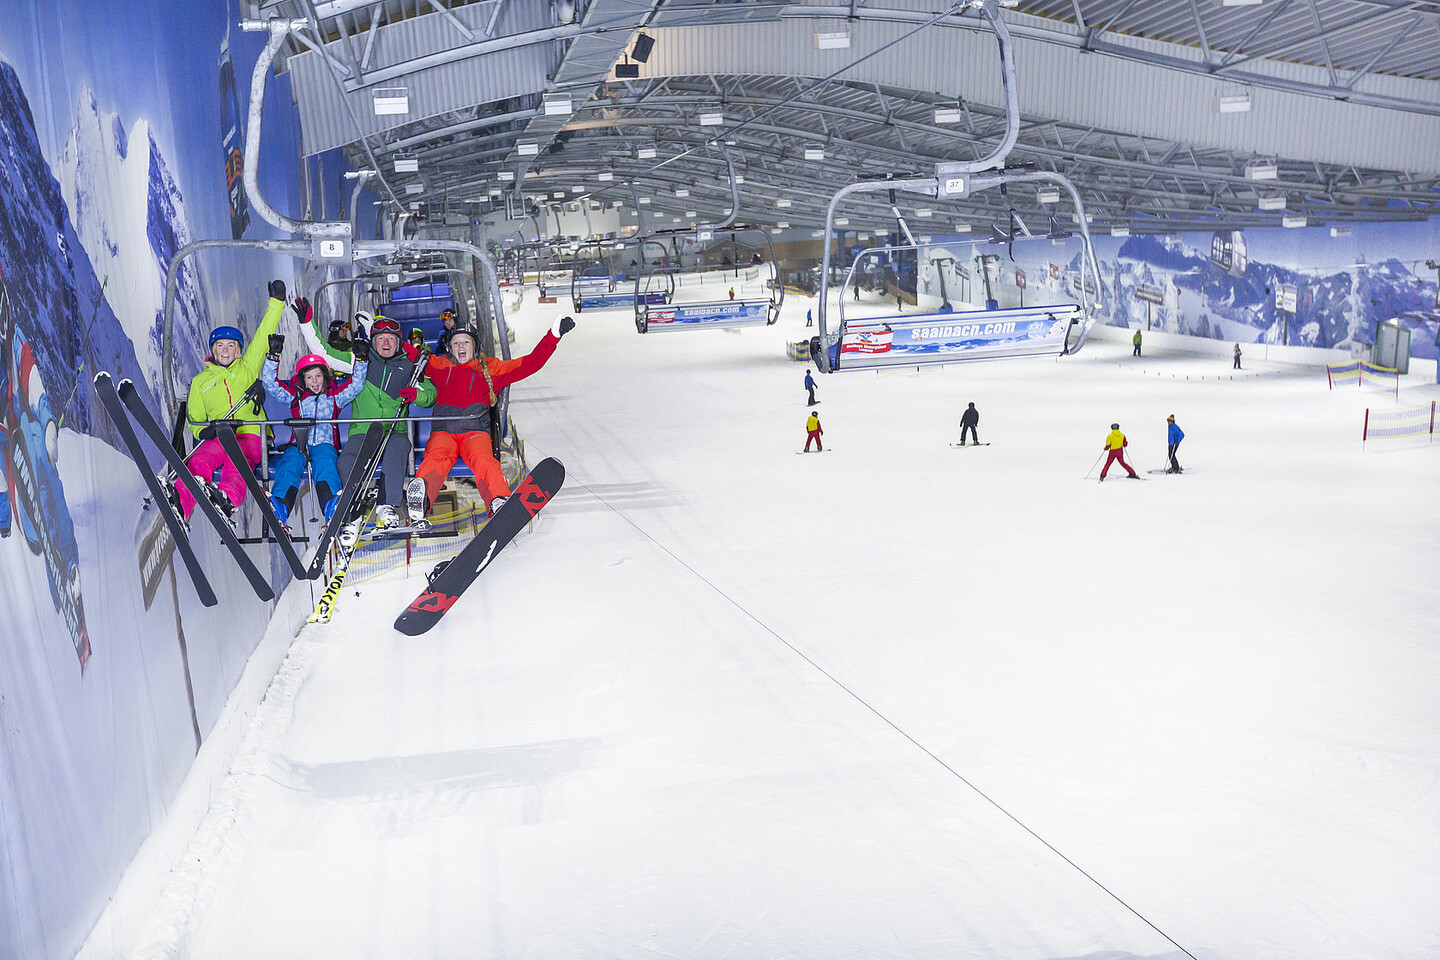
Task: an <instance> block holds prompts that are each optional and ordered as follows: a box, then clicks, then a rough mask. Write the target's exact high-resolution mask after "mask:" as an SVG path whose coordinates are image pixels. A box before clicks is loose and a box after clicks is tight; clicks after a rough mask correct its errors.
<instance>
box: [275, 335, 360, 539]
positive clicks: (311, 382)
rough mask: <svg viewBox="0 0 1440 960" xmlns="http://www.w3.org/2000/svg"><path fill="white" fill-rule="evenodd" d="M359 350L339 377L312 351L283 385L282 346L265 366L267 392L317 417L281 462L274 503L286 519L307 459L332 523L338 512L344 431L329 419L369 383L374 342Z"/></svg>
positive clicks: (293, 412) (296, 412)
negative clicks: (345, 374) (338, 463)
mask: <svg viewBox="0 0 1440 960" xmlns="http://www.w3.org/2000/svg"><path fill="white" fill-rule="evenodd" d="M354 350H355V353H354V356H355V360H354V366H353V367H352V368H351V375H350V376H349V377H348V378H346V377H341V378H338V379H337V378H336V377H335V375H334V374H333V373H332V372H331V370H330V366H329V364H327V363H326V362H325V358H324V357H321V356H317V355H315V354H309V355H307V356H304V357H301V358H300V362H299V363H297V364H296V365H295V376H294V377H292V378H291V379H290V380H287V381H285V382H284V383H281V382H280V381H279V378H278V376H277V374H278V372H279V369H280V358H279V356H278V353H279V350H278V349H275V348H274V347H273V345H272V350H271V355H270V356H269V357H266V359H265V365H264V366H263V367H261V368H260V382H261V383H263V384H264V385H265V392H266V393H268V394H270V396H272V397H274V398H275V399H276V400H288V401H289V402H290V416H292V417H304V418H305V419H313V420H315V421H316V423H315V424H314V425H312V426H309V427H299V428H297V429H296V430H295V431H294V432H295V437H294V439H293V440H292V442H291V443H290V444H289V445H288V446H286V447H285V450H284V452H283V453H281V454H280V459H279V460H278V461H276V463H275V472H274V474H273V482H272V483H271V485H270V502H271V503H272V504H273V505H274V506H275V513H276V515H277V516H278V517H279V518H280V522H281V523H284V522H285V521H286V519H288V518H289V516H290V510H291V508H293V507H294V506H295V498H296V496H297V495H298V494H299V492H300V481H301V479H302V478H303V477H304V475H305V462H306V461H307V460H308V461H309V462H310V482H311V485H312V486H313V487H314V488H315V498H316V499H317V500H319V501H320V505H321V507H320V509H321V511H322V512H323V513H324V514H325V520H326V522H329V520H330V515H331V514H333V513H334V512H335V504H336V502H337V501H338V500H339V499H340V485H341V481H340V472H339V469H338V468H337V467H336V465H335V463H336V459H337V457H338V455H339V453H340V430H339V427H338V426H337V425H336V424H334V423H328V422H326V421H330V420H334V419H335V418H336V417H338V416H340V408H341V407H344V406H346V405H347V404H349V403H350V401H351V400H354V399H355V397H356V396H357V395H358V394H359V393H360V391H361V390H362V389H363V388H364V386H365V368H366V366H367V365H368V361H369V359H370V345H369V344H367V343H365V342H364V341H359V342H357V343H356V344H355V347H354Z"/></svg>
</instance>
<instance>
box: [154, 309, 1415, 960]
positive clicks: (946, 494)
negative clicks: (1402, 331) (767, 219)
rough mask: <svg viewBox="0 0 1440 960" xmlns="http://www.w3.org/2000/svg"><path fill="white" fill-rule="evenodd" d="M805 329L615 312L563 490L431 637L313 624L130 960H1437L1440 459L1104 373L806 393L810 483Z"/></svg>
mask: <svg viewBox="0 0 1440 960" xmlns="http://www.w3.org/2000/svg"><path fill="white" fill-rule="evenodd" d="M808 305H810V301H807V300H805V299H804V298H800V297H796V298H789V299H787V301H786V307H787V314H786V319H785V320H784V321H783V322H782V325H781V326H780V327H778V328H755V329H750V330H745V331H742V332H740V333H738V334H731V333H726V332H722V331H704V332H699V333H694V334H685V335H673V336H669V337H640V336H638V335H637V334H636V333H635V332H634V329H633V326H632V325H631V322H630V318H629V311H625V310H620V311H610V312H605V311H595V312H593V313H592V312H590V311H587V312H586V314H585V315H584V316H583V318H582V319H581V324H580V326H579V328H578V329H577V330H576V331H575V332H574V333H573V334H572V335H570V336H569V337H567V338H566V339H565V341H564V342H563V343H562V344H561V346H560V348H559V350H558V351H557V353H556V354H555V356H554V358H553V359H552V360H551V361H550V363H549V365H548V366H547V367H546V368H545V369H544V370H543V371H541V372H540V373H539V374H538V375H536V376H535V377H534V378H532V379H530V380H527V381H525V382H523V383H522V384H520V385H518V386H516V387H515V388H514V394H513V403H512V414H513V416H514V418H515V420H516V422H517V423H518V424H519V426H520V429H521V431H522V433H523V434H524V436H525V438H526V441H527V444H528V447H529V451H530V456H531V458H532V459H535V458H538V457H540V456H546V455H549V456H556V457H559V458H560V459H562V460H563V461H564V462H565V464H566V467H567V470H568V480H567V484H566V488H565V490H564V491H563V492H562V493H561V495H560V496H559V497H558V498H557V500H556V501H555V502H554V503H553V504H552V505H551V506H550V507H549V508H547V510H546V511H545V513H544V514H542V516H541V519H540V520H539V522H538V523H537V524H536V526H535V528H534V531H533V532H532V533H530V534H528V535H526V536H523V537H522V538H520V539H519V540H517V541H516V543H515V544H513V545H512V546H511V547H510V548H509V550H508V551H507V552H506V553H505V554H504V555H503V556H502V557H501V558H500V559H499V560H497V561H496V563H495V564H494V565H492V566H491V567H490V568H489V569H488V570H487V571H486V572H485V574H484V575H483V577H482V579H481V581H480V582H479V583H477V585H476V587H475V588H473V589H472V590H471V591H470V592H469V593H468V594H467V595H466V596H465V597H464V598H463V599H462V600H461V601H460V602H459V603H458V604H457V605H456V607H455V608H454V610H453V611H452V612H451V614H450V615H449V616H448V617H447V619H446V620H445V621H444V622H443V624H442V626H441V627H440V628H438V629H437V630H436V631H434V632H432V633H431V634H428V635H426V636H423V637H419V638H413V639H412V638H406V637H402V636H400V635H399V634H397V633H395V632H394V631H393V630H392V629H391V628H390V621H391V620H392V619H393V616H394V614H395V612H397V611H398V610H399V609H400V608H401V607H402V606H403V605H404V603H405V602H406V601H407V600H408V599H409V598H410V597H411V596H413V595H414V594H415V593H416V592H417V591H418V589H419V588H420V586H421V585H422V584H423V582H424V581H423V571H422V570H420V569H413V570H410V571H409V572H408V573H407V572H405V571H397V572H396V573H394V574H392V575H389V576H388V577H386V578H382V579H380V580H377V581H374V582H372V583H369V584H366V585H365V586H363V587H362V588H361V591H360V594H361V595H360V596H358V597H357V596H353V595H349V594H348V592H347V596H346V597H345V598H344V600H343V602H342V604H341V608H340V611H339V614H338V616H337V619H336V620H335V622H334V623H333V624H331V625H329V626H328V627H324V628H316V627H312V628H308V629H307V630H306V631H304V632H302V633H301V635H300V637H299V638H298V639H297V642H296V645H295V647H294V650H293V652H292V655H291V658H290V661H289V662H288V663H287V664H286V666H285V668H283V669H282V671H281V674H280V676H279V677H278V678H277V680H276V682H275V684H274V685H273V686H272V689H271V694H270V697H269V698H268V699H267V701H266V703H265V705H264V707H263V708H262V710H261V712H260V714H259V716H258V717H257V719H256V722H255V725H254V728H253V731H252V733H253V735H252V738H251V740H250V742H249V744H248V746H247V748H246V749H245V750H244V751H243V752H242V756H241V758H240V759H239V760H238V761H237V762H236V764H235V766H234V770H233V773H232V775H231V779H230V781H229V782H228V783H227V784H226V785H225V786H224V788H223V792H222V794H220V795H219V796H218V797H217V800H216V807H217V809H221V810H223V811H224V812H225V815H224V816H218V817H216V818H214V819H213V820H212V821H211V822H209V823H207V824H206V825H205V826H204V827H203V828H202V834H201V837H200V840H199V841H197V842H198V843H199V844H201V846H197V853H196V856H193V857H191V858H189V863H188V865H187V866H186V867H185V868H184V869H183V870H182V871H181V872H180V874H178V875H177V878H176V883H175V885H174V887H173V888H172V891H171V893H170V896H169V899H167V900H166V901H165V902H164V903H162V905H161V906H160V907H159V908H158V909H157V910H156V911H155V912H154V914H153V915H152V916H151V917H150V926H149V931H148V933H147V935H146V937H145V942H144V946H143V948H142V949H138V950H136V951H134V952H133V953H131V954H130V956H131V957H133V958H143V957H153V956H172V955H187V956H190V957H194V958H204V960H220V958H237V960H239V958H251V957H258V956H265V957H276V958H285V957H296V958H299V957H312V956H347V957H391V956H421V957H450V956H493V957H522V956H524V957H563V956H574V957H581V956H585V957H591V956H624V957H637V958H638V957H681V956H683V957H761V956H763V957H813V958H825V960H837V958H839V960H862V958H864V960H870V958H876V957H895V958H900V957H905V958H914V957H934V958H942V957H943V958H955V957H965V958H997V960H998V958H1005V960H1053V958H1061V957H1097V958H1098V957H1104V958H1107V960H1120V958H1138V957H1147V958H1151V957H1166V958H1172V957H1182V956H1184V954H1183V953H1182V952H1181V948H1183V949H1184V950H1185V951H1188V952H1189V954H1190V955H1192V956H1194V957H1197V958H1202V960H1218V958H1226V960H1302V958H1304V960H1353V958H1357V957H1365V958H1386V960H1401V958H1404V960H1412V958H1413V960H1419V958H1424V957H1431V956H1434V955H1436V954H1437V952H1440V913H1437V912H1436V911H1435V910H1434V905H1435V903H1437V902H1440V822H1437V820H1436V818H1435V816H1434V784H1435V782H1436V779H1437V775H1440V749H1437V748H1440V716H1437V714H1436V712H1435V710H1434V691H1435V689H1436V686H1437V683H1440V648H1437V646H1436V644H1435V643H1434V637H1435V628H1436V625H1437V616H1436V613H1435V607H1434V591H1433V574H1432V573H1431V572H1430V569H1429V561H1430V559H1431V558H1432V557H1433V550H1434V546H1433V545H1434V543H1435V540H1436V537H1437V535H1440V522H1437V511H1436V508H1435V506H1434V498H1433V495H1432V494H1433V491H1434V490H1435V489H1436V485H1437V482H1440V448H1436V447H1434V446H1428V447H1427V446H1424V445H1416V444H1403V443H1395V444H1393V445H1391V446H1376V445H1372V446H1371V449H1369V450H1366V451H1363V452H1362V450H1361V447H1360V442H1359V426H1360V419H1359V418H1360V416H1361V415H1362V411H1363V407H1364V404H1365V403H1366V402H1369V403H1383V402H1386V401H1384V400H1383V399H1382V400H1376V399H1375V398H1374V397H1373V396H1371V397H1369V398H1366V397H1364V396H1362V395H1359V394H1350V393H1343V394H1342V393H1327V392H1326V390H1325V384H1324V375H1323V372H1317V371H1316V370H1313V369H1304V368H1294V367H1289V368H1287V367H1282V366H1279V365H1275V364H1269V365H1267V364H1264V363H1263V362H1254V363H1250V362H1247V369H1246V370H1244V371H1242V372H1240V373H1239V374H1235V375H1234V378H1233V379H1231V372H1230V371H1229V369H1228V368H1229V362H1228V360H1225V359H1223V358H1196V357H1185V356H1169V357H1146V358H1144V360H1143V361H1141V360H1133V361H1132V360H1131V358H1129V356H1128V352H1129V348H1128V346H1122V345H1112V344H1107V343H1094V344H1092V345H1091V347H1090V348H1088V349H1087V350H1086V352H1085V353H1084V354H1082V355H1080V356H1079V357H1076V358H1072V359H1066V360H1061V361H1058V362H1057V361H1011V362H993V363H987V364H977V365H970V366H957V367H950V368H946V369H943V370H938V369H936V370H926V371H923V372H921V373H919V374H916V373H914V372H909V373H907V372H903V371H893V372H888V373H885V374H880V375H877V374H873V373H866V374H858V375H844V374H842V375H837V376H833V377H826V378H822V380H821V383H820V389H819V398H820V400H821V401H822V405H821V406H820V407H819V408H818V410H819V411H820V414H821V418H822V421H823V423H824V427H825V431H826V433H825V439H826V443H827V447H833V452H831V453H827V454H825V455H824V456H808V457H807V456H796V455H795V453H794V452H795V451H797V450H799V448H800V446H801V444H802V443H803V440H804V420H805V417H806V414H807V412H808V411H807V408H806V407H805V393H804V390H803V388H802V386H801V378H802V373H803V365H801V364H795V363H791V362H788V361H786V360H785V359H784V350H783V346H784V342H785V341H786V340H792V339H799V338H800V337H801V336H802V335H804V334H805V332H806V331H805V329H804V312H805V308H806V306H808ZM554 309H555V308H554V307H540V308H535V307H530V308H528V309H527V313H526V315H525V316H523V317H522V318H520V320H519V321H517V326H518V327H519V328H520V330H519V335H518V342H519V343H522V344H523V343H528V342H533V339H534V337H535V336H537V335H538V334H539V332H540V329H541V326H542V325H548V324H549V323H550V320H551V318H552V316H553V314H552V313H551V311H553V310H554ZM1202 375H1204V376H1205V377H1206V379H1205V380H1203V381H1202V380H1201V379H1200V377H1201V376H1202ZM1187 377H1188V379H1187ZM1435 391H1436V388H1435V387H1434V386H1433V385H1430V386H1424V385H1416V386H1412V385H1408V384H1407V386H1406V387H1405V388H1404V389H1403V391H1402V393H1403V394H1404V396H1403V397H1402V399H1403V400H1404V402H1412V401H1418V400H1420V399H1425V400H1427V401H1428V400H1429V399H1431V398H1433V397H1434V395H1435ZM969 401H975V403H976V405H977V408H978V409H979V410H980V412H981V420H980V436H981V439H982V440H986V441H990V442H993V446H988V447H979V448H973V447H972V448H967V449H956V448H954V447H951V446H950V445H949V443H950V441H952V440H954V439H956V436H957V434H958V425H957V421H958V419H959V415H960V412H961V411H962V410H963V409H964V408H965V404H966V403H967V402H969ZM1171 413H1174V414H1175V415H1176V417H1177V420H1178V422H1179V423H1180V424H1181V426H1182V427H1183V428H1184V429H1185V431H1186V433H1187V439H1186V441H1185V444H1184V445H1183V446H1182V448H1181V452H1180V459H1181V462H1182V463H1184V464H1185V466H1186V467H1187V472H1186V473H1185V474H1184V475H1183V476H1176V477H1169V476H1159V477H1156V478H1154V479H1152V480H1149V481H1147V482H1134V481H1129V480H1120V479H1117V480H1113V481H1110V482H1106V483H1104V484H1097V483H1096V482H1095V481H1094V479H1093V477H1094V475H1093V473H1092V474H1090V475H1089V477H1090V478H1089V479H1087V473H1086V470H1087V467H1089V466H1090V465H1091V464H1092V463H1093V462H1094V461H1095V459H1096V457H1097V455H1098V454H1099V453H1100V448H1101V443H1102V440H1103V439H1104V437H1105V434H1106V433H1107V432H1108V429H1109V424H1110V423H1111V422H1112V421H1119V422H1120V424H1121V426H1122V428H1123V429H1125V430H1126V431H1127V432H1128V433H1129V435H1130V438H1131V447H1130V451H1131V456H1132V457H1133V459H1134V461H1135V463H1136V465H1137V466H1138V467H1139V468H1141V470H1142V475H1146V474H1144V473H1143V470H1144V469H1145V468H1151V467H1158V466H1160V465H1161V463H1162V458H1163V453H1164V446H1163V439H1164V430H1165V417H1166V415H1167V414H1171ZM1147 476H1148V475H1147ZM1382 504H1393V505H1395V508H1394V509H1377V505H1382ZM232 815H233V821H232V820H231V819H230V818H231V816H232ZM202 853H203V855H202ZM1062 855H1063V856H1062ZM1082 871H1083V872H1082ZM197 891H199V893H198V894H197ZM1162 931H1163V932H1162ZM167 951H171V952H167Z"/></svg>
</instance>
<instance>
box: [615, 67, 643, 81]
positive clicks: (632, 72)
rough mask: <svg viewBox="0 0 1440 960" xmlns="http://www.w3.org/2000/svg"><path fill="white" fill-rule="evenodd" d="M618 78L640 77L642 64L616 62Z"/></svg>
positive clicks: (635, 78)
mask: <svg viewBox="0 0 1440 960" xmlns="http://www.w3.org/2000/svg"><path fill="white" fill-rule="evenodd" d="M615 79H616V80H638V79H640V64H638V63H617V64H615Z"/></svg>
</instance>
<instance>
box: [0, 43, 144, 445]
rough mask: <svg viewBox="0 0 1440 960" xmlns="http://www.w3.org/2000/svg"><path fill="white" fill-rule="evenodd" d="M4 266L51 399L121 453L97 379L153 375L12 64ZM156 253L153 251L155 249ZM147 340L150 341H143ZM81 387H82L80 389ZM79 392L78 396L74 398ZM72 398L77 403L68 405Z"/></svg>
mask: <svg viewBox="0 0 1440 960" xmlns="http://www.w3.org/2000/svg"><path fill="white" fill-rule="evenodd" d="M0 217H3V219H4V222H5V224H6V229H5V230H3V231H0V268H3V271H4V282H5V285H6V291H7V293H8V296H9V300H10V310H11V312H12V316H13V318H14V325H15V327H16V328H18V329H21V330H24V331H27V332H28V335H29V343H30V346H31V349H32V351H33V352H34V355H35V364H36V368H37V369H38V370H39V373H40V378H41V380H42V382H43V384H44V387H45V391H46V393H47V394H48V395H49V396H51V397H55V398H59V399H57V401H56V402H55V404H54V407H55V411H54V412H55V416H56V417H57V418H59V417H62V416H63V418H64V421H63V422H64V425H65V426H66V427H68V428H70V429H74V430H78V431H80V432H83V433H92V434H95V435H97V436H102V437H104V438H105V439H107V440H108V441H109V442H111V444H112V445H118V438H117V437H115V436H114V435H113V432H112V430H113V428H111V427H110V425H109V423H108V422H107V421H106V420H105V418H104V417H99V418H95V417H92V413H91V411H92V406H91V397H92V393H91V391H90V389H89V387H88V380H89V378H90V376H92V375H93V374H94V373H95V372H96V371H97V370H110V371H112V372H114V373H115V374H116V376H117V377H131V378H133V379H135V380H136V382H137V383H140V384H144V385H145V387H144V393H145V394H146V396H147V399H148V400H149V401H151V402H153V401H154V394H153V392H152V391H151V389H150V385H151V383H152V381H151V380H150V379H149V378H148V377H149V374H150V369H148V368H146V367H143V366H142V364H141V363H140V362H139V361H138V360H137V356H136V349H135V347H134V345H133V344H132V341H131V339H130V337H129V335H128V333H127V331H126V329H125V328H124V327H122V325H121V323H120V321H119V319H118V318H117V317H116V315H115V313H114V311H113V310H112V309H111V306H110V303H111V301H110V297H111V296H112V291H113V290H114V289H115V288H116V287H117V285H118V284H119V283H120V277H118V276H114V275H112V279H111V281H110V283H109V285H108V286H107V287H106V290H105V294H104V296H103V297H102V296H101V295H100V290H101V284H102V282H103V281H102V279H101V277H100V276H97V275H96V271H95V269H94V268H93V266H92V265H91V259H90V256H89V254H88V253H87V248H86V245H85V243H84V242H82V239H81V237H80V236H79V235H78V232H77V231H76V230H75V228H74V225H73V223H72V221H71V217H70V208H69V206H68V205H67V203H66V200H65V197H64V196H63V195H62V192H61V188H60V183H59V181H57V180H56V178H55V176H54V175H53V174H52V172H51V169H50V165H49V164H48V163H47V162H46V160H45V156H44V154H43V153H42V151H41V149H40V143H39V140H38V138H37V137H36V133H35V122H34V117H33V115H32V113H31V111H30V103H29V101H28V100H27V99H26V96H25V92H24V90H23V89H22V87H21V85H20V80H19V77H18V76H17V75H16V73H15V70H14V69H13V68H12V67H11V66H10V64H9V63H6V62H4V61H0ZM147 246H148V245H147ZM142 342H143V341H142ZM77 383H78V385H79V389H77ZM72 393H73V397H72ZM67 398H68V399H67Z"/></svg>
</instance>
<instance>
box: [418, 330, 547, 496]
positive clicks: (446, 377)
mask: <svg viewBox="0 0 1440 960" xmlns="http://www.w3.org/2000/svg"><path fill="white" fill-rule="evenodd" d="M574 329H575V320H574V319H573V318H572V317H560V318H559V319H557V320H556V321H555V325H554V326H552V327H551V328H550V329H549V330H548V331H547V332H546V333H545V336H543V337H541V338H540V342H539V343H537V344H536V345H535V349H533V350H531V351H530V352H529V353H528V354H526V355H525V356H523V357H521V358H519V359H518V360H500V359H497V358H496V357H482V356H480V355H479V351H480V336H479V334H478V333H477V332H476V330H475V328H473V327H456V328H455V330H454V331H452V332H451V334H450V342H449V350H448V352H446V354H445V355H444V356H442V357H432V358H431V359H430V362H429V363H428V364H427V365H426V367H425V375H426V376H427V377H429V378H430V382H431V383H433V384H435V409H434V413H433V415H434V416H436V417H464V418H465V419H464V420H460V421H454V420H451V421H445V422H442V423H437V424H436V425H435V429H434V430H432V431H431V433H430V440H429V441H428V442H427V443H426V444H425V459H424V460H422V461H421V462H420V469H419V470H418V471H416V473H415V476H414V477H413V478H411V480H410V482H409V483H408V484H407V485H406V487H405V509H406V511H407V512H408V513H409V514H410V519H411V521H412V522H415V523H420V522H421V521H423V520H424V519H425V515H426V514H427V513H429V512H430V507H431V505H432V504H433V503H434V502H435V495H436V494H438V493H439V492H440V487H441V486H443V485H444V483H445V480H446V478H447V477H449V476H450V469H451V468H452V467H454V466H455V461H456V459H457V458H458V459H461V460H464V461H465V465H466V466H467V467H469V468H470V472H471V473H473V474H474V475H475V486H476V487H477V488H478V489H479V491H480V496H481V497H482V498H483V499H484V501H485V504H486V505H487V506H488V507H489V510H490V514H491V515H492V516H493V515H494V513H495V511H496V510H499V509H500V505H501V504H503V503H504V502H505V500H506V498H507V497H508V496H509V495H510V484H509V483H508V482H507V481H506V480H505V472H504V471H503V470H502V469H501V468H500V461H498V460H496V459H495V454H494V452H493V449H492V446H491V442H490V433H489V428H490V417H489V410H490V406H491V405H492V404H494V403H495V401H496V399H497V398H498V397H499V396H500V391H501V390H503V389H505V388H506V387H508V386H510V384H512V383H514V382H515V381H517V380H523V379H525V378H526V377H528V376H530V375H531V374H532V373H535V372H536V371H537V370H539V369H540V368H541V367H543V366H545V362H546V361H547V360H549V359H550V355H551V354H553V353H554V352H555V347H556V345H558V344H559V343H560V338H561V337H563V336H564V335H565V334H567V333H569V332H570V331H571V330H574ZM411 350H413V348H411ZM411 350H407V351H406V353H407V354H409V353H410V352H411ZM414 352H415V355H416V356H418V355H419V351H418V350H417V351H414Z"/></svg>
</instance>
